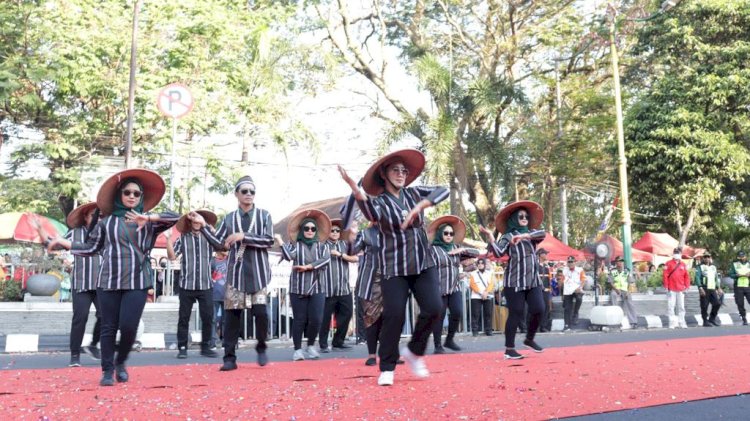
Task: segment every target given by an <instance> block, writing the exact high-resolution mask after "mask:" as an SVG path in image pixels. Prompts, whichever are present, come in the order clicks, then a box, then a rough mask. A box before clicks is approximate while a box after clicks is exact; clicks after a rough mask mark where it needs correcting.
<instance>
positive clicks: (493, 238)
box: [479, 225, 495, 243]
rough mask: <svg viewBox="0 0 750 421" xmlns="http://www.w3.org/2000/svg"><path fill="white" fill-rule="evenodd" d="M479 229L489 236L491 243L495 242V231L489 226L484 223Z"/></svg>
mask: <svg viewBox="0 0 750 421" xmlns="http://www.w3.org/2000/svg"><path fill="white" fill-rule="evenodd" d="M479 231H480V232H481V233H482V234H484V235H485V236H486V237H487V240H488V241H489V242H490V243H494V242H495V233H494V232H492V231H490V230H489V229H488V228H487V227H485V226H484V225H480V226H479Z"/></svg>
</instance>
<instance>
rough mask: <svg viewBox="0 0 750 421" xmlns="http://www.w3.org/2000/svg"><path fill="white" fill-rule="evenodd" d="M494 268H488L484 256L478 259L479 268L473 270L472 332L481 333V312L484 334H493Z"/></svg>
mask: <svg viewBox="0 0 750 421" xmlns="http://www.w3.org/2000/svg"><path fill="white" fill-rule="evenodd" d="M493 280H494V277H493V273H492V270H487V269H486V261H485V259H484V258H479V259H477V270H476V271H474V272H471V275H470V278H469V287H470V288H471V334H472V336H477V335H479V319H480V314H481V315H482V316H483V321H484V326H483V327H484V329H483V330H484V334H485V335H487V336H492V310H493V309H492V307H493V305H492V299H493V298H494V297H493V292H494V291H495V286H494V285H493Z"/></svg>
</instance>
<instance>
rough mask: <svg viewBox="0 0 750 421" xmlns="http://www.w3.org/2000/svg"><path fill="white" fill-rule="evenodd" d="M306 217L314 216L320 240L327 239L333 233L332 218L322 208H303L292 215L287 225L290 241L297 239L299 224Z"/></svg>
mask: <svg viewBox="0 0 750 421" xmlns="http://www.w3.org/2000/svg"><path fill="white" fill-rule="evenodd" d="M305 218H312V219H314V220H315V225H317V226H318V241H320V242H323V241H326V240H327V239H328V236H329V235H330V234H331V219H330V218H328V215H326V213H325V212H323V211H322V210H320V209H303V210H301V211H298V212H297V213H295V214H294V215H293V216H292V219H291V220H290V221H289V225H287V226H286V232H287V234H288V235H289V241H291V242H295V241H297V234H298V233H299V224H301V223H302V220H303V219H305Z"/></svg>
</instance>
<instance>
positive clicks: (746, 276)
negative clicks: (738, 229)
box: [729, 251, 750, 326]
mask: <svg viewBox="0 0 750 421" xmlns="http://www.w3.org/2000/svg"><path fill="white" fill-rule="evenodd" d="M729 277H730V278H732V279H734V302H735V303H737V310H739V311H740V316H741V317H742V324H743V325H745V326H747V317H746V316H745V299H747V302H748V303H750V262H748V261H747V255H746V254H745V252H744V251H740V252H738V253H737V260H736V261H735V262H734V263H732V266H730V267H729Z"/></svg>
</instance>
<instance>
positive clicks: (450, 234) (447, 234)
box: [443, 231, 453, 237]
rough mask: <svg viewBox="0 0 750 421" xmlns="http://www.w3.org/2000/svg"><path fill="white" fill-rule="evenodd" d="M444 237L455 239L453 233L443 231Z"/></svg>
mask: <svg viewBox="0 0 750 421" xmlns="http://www.w3.org/2000/svg"><path fill="white" fill-rule="evenodd" d="M443 235H444V236H446V237H453V233H452V232H451V231H443Z"/></svg>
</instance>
